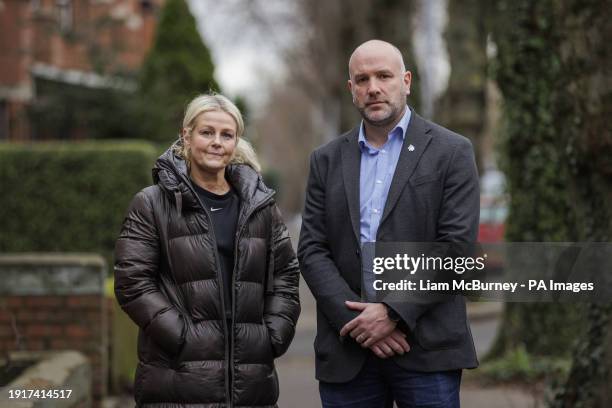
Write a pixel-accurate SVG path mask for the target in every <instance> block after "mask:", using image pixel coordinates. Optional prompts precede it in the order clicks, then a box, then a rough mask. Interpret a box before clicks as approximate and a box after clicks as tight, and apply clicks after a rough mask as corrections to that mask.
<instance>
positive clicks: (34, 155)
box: [0, 141, 157, 257]
mask: <svg viewBox="0 0 612 408" xmlns="http://www.w3.org/2000/svg"><path fill="white" fill-rule="evenodd" d="M156 156H157V150H156V148H155V146H154V145H152V144H149V143H146V142H140V141H120V142H119V141H104V142H72V143H66V142H50V143H36V144H0V252H27V251H70V252H98V253H101V254H102V255H104V256H106V257H108V256H109V255H110V254H111V252H112V250H113V247H114V245H115V240H116V239H117V235H118V233H119V229H120V227H121V223H122V221H123V217H124V215H125V212H126V210H127V206H128V204H129V202H130V200H131V198H132V196H133V195H134V194H135V193H136V192H138V191H139V190H140V189H142V188H143V187H145V186H147V185H150V184H151V167H152V165H153V163H154V162H155V158H156Z"/></svg>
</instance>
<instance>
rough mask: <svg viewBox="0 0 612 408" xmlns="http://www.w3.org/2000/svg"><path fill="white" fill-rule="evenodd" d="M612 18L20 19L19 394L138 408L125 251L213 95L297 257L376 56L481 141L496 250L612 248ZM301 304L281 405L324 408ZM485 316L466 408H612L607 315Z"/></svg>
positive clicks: (176, 6) (9, 158) (5, 305)
mask: <svg viewBox="0 0 612 408" xmlns="http://www.w3.org/2000/svg"><path fill="white" fill-rule="evenodd" d="M611 3H612V2H611V1H609V0H589V1H584V0H581V1H578V0H540V1H537V2H534V1H530V0H512V1H509V0H490V1H484V0H457V1H450V0H414V1H396V0H370V1H366V0H351V1H349V0H336V1H325V0H308V1H307V0H296V1H293V2H286V1H281V0H266V1H263V0H226V1H223V2H218V1H217V2H215V1H212V0H198V1H196V0H191V1H186V0H149V1H145V0H38V1H37V0H0V294H1V297H0V352H1V353H0V390H2V389H8V388H11V387H12V388H14V387H15V384H21V387H22V388H23V387H24V386H25V385H27V384H29V385H30V388H41V387H51V385H53V386H54V387H56V388H57V387H59V386H60V385H64V386H66V385H67V384H68V385H71V386H72V387H73V388H74V389H75V390H78V391H75V395H74V396H73V400H74V401H76V402H77V403H79V404H81V403H82V404H85V406H87V405H93V406H104V407H108V408H111V407H124V406H133V402H132V400H131V395H130V394H131V392H132V386H133V384H132V381H133V375H134V369H135V365H136V352H135V344H136V328H135V327H134V325H133V324H132V323H131V322H130V321H129V319H128V318H127V316H126V315H125V314H123V313H122V312H121V311H120V309H119V308H118V306H117V304H116V301H115V300H114V298H113V296H114V295H113V292H112V285H113V283H112V264H113V259H112V250H113V247H114V242H115V240H116V238H117V234H118V232H119V228H120V225H121V222H122V220H123V216H124V214H125V211H126V208H127V205H128V203H129V201H130V199H131V197H132V196H133V195H134V194H135V193H136V192H137V191H139V190H140V189H141V188H143V187H145V186H147V185H149V184H150V183H151V172H150V170H151V167H152V165H153V163H154V161H155V159H156V158H157V156H158V155H159V154H160V153H161V152H163V151H164V150H165V149H166V148H167V147H168V146H169V145H170V144H171V143H172V142H173V141H174V140H175V139H176V137H177V134H178V130H179V127H180V123H181V120H182V116H183V112H184V109H185V106H186V104H187V103H188V102H189V100H191V99H192V98H193V97H194V96H196V95H197V94H198V93H202V92H207V91H210V90H213V91H217V92H220V93H223V94H226V95H228V96H229V97H231V98H232V99H233V100H234V101H235V102H236V103H237V105H238V106H239V107H240V108H241V110H242V112H243V114H244V115H245V117H246V121H247V132H246V137H247V138H248V139H249V140H250V141H251V142H252V143H253V144H254V146H255V148H256V150H257V152H258V154H259V156H260V158H261V160H262V162H263V164H264V170H263V174H264V178H265V180H266V182H267V184H268V185H270V186H271V187H273V188H274V189H276V190H277V193H278V195H277V200H278V202H279V205H280V206H281V209H282V211H283V214H284V217H285V221H286V222H287V225H288V226H289V228H290V231H291V234H292V238H293V239H294V243H296V240H297V236H298V233H299V227H300V219H301V216H300V211H301V209H302V205H303V198H304V188H305V181H306V177H307V164H308V156H309V154H310V152H311V151H312V150H313V149H314V148H315V147H317V146H319V145H321V144H323V143H325V142H327V141H330V140H332V139H333V138H335V137H336V136H337V135H339V134H341V133H343V132H345V131H347V130H349V129H351V128H352V127H355V126H356V125H358V123H359V118H358V115H357V113H356V110H355V109H354V107H353V106H352V104H351V99H350V94H349V92H348V90H347V85H346V81H347V79H348V69H347V61H348V57H349V55H350V54H351V52H352V51H353V49H354V48H355V47H356V46H357V45H359V44H360V43H361V42H363V41H366V40H368V39H371V38H380V39H383V40H386V41H389V42H392V43H393V44H395V45H397V46H398V47H399V48H400V50H401V51H402V53H403V55H404V59H405V62H406V66H407V68H408V69H409V70H410V71H412V73H413V86H412V93H411V95H410V97H409V99H408V103H409V104H410V105H411V106H412V107H414V108H415V109H416V111H417V112H419V113H420V114H421V115H422V116H425V117H426V118H429V119H431V120H433V121H435V122H437V123H439V124H441V125H443V126H445V127H448V128H450V129H452V130H454V131H456V132H458V133H460V134H463V135H465V136H466V137H469V138H470V139H471V140H472V142H473V145H474V148H475V151H476V155H477V164H478V168H479V172H480V176H481V194H482V195H481V225H480V237H479V239H480V241H481V242H486V243H492V242H502V241H504V240H506V241H510V242H514V241H527V242H534V241H559V242H563V241H610V235H611V233H612V205H611V204H610V203H611V202H612V135H611V133H610V125H609V118H610V117H611V113H612V72H611V71H612V66H611V58H610V54H611V50H610V47H609V44H608V43H609V39H610V38H612V32H611V31H612V25H610V24H609V21H610V17H611V14H612V4H611ZM300 293H301V295H302V302H303V312H302V316H301V318H300V322H299V325H298V330H297V334H296V338H295V341H294V343H293V344H292V346H291V348H290V350H289V352H288V353H287V355H285V356H283V357H282V358H281V359H280V360H279V361H278V371H279V376H280V394H281V397H280V401H279V406H281V407H298V408H299V407H318V406H320V402H319V399H318V390H317V383H316V380H315V379H314V353H313V349H312V342H313V339H314V335H315V321H314V319H315V317H314V316H315V314H314V307H315V305H314V300H313V298H312V296H311V294H310V292H309V290H308V288H307V287H306V286H305V285H304V284H303V282H302V286H301V291H300ZM468 312H469V315H470V319H471V325H472V332H473V335H474V338H475V342H476V348H477V351H478V354H479V357H480V360H481V363H482V364H481V367H480V368H478V369H476V370H472V371H469V372H466V373H465V375H464V381H463V384H462V401H463V405H464V406H466V407H535V406H538V407H540V406H552V407H605V406H609V402H608V401H609V399H610V398H611V397H612V377H610V374H609V373H610V370H611V369H612V320H611V319H610V316H611V310H610V306H609V305H608V306H606V305H605V304H598V305H594V304H579V305H576V304H560V303H556V304H502V303H470V304H469V307H468ZM41 381H42V382H41ZM26 388H27V387H26ZM5 402H6V403H8V402H7V401H6V400H2V397H1V396H0V405H2V406H5V405H3V404H4V403H5ZM75 406H77V405H75Z"/></svg>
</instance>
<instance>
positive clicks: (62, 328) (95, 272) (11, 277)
mask: <svg viewBox="0 0 612 408" xmlns="http://www.w3.org/2000/svg"><path fill="white" fill-rule="evenodd" d="M105 276H106V263H105V261H104V259H103V258H101V257H100V256H97V255H87V254H14V255H0V358H1V356H4V355H6V352H8V351H49V350H76V351H80V352H82V353H83V354H84V355H85V356H87V358H88V359H89V361H90V363H91V366H92V383H91V389H92V392H93V400H94V402H96V401H100V400H101V398H102V397H104V396H105V395H106V392H107V377H108V357H107V353H108V317H107V316H108V313H107V305H108V304H107V302H106V301H105V298H104V278H105Z"/></svg>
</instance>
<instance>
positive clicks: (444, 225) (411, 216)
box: [298, 111, 480, 382]
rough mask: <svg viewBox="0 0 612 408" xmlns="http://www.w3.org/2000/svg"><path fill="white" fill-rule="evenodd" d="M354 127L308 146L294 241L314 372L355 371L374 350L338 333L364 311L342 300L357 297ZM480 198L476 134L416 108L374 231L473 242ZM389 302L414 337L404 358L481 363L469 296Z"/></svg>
mask: <svg viewBox="0 0 612 408" xmlns="http://www.w3.org/2000/svg"><path fill="white" fill-rule="evenodd" d="M358 134H359V131H358V128H357V129H353V130H352V131H350V132H348V133H346V134H344V135H342V136H340V137H339V138H337V139H335V140H333V141H331V142H329V143H327V144H326V145H324V146H321V147H319V148H318V149H316V150H315V151H314V152H313V153H312V154H311V156H310V174H309V177H308V185H307V190H306V200H305V205H304V212H303V218H302V229H301V232H300V241H299V245H298V258H299V261H300V266H301V271H302V274H303V276H304V279H305V281H306V283H307V284H308V286H309V288H310V290H311V291H312V293H313V295H314V297H315V298H316V302H317V337H316V339H315V345H314V347H315V355H316V377H317V379H319V380H321V381H326V382H346V381H349V380H351V379H352V378H354V377H355V376H356V375H357V373H358V372H359V370H360V369H361V367H362V365H363V363H364V361H365V358H366V356H367V353H368V352H369V350H367V349H363V348H362V347H361V346H360V345H359V344H357V343H356V342H355V341H354V340H353V339H351V338H350V337H349V338H343V339H341V338H340V336H339V332H340V329H341V328H342V326H344V325H345V324H346V323H347V322H349V321H350V320H352V319H353V318H355V317H356V316H357V315H358V313H357V312H355V311H351V310H349V309H347V307H346V306H345V304H344V301H345V300H353V301H360V293H361V260H360V257H361V250H360V245H359V237H360V231H359V223H360V214H359V171H360V170H359V169H360V160H361V151H360V149H359V145H358V142H357V138H358ZM410 145H412V146H414V149H410V150H409V149H408V146H410ZM479 202H480V200H479V188H478V173H477V171H476V164H475V161H474V152H473V148H472V144H471V143H470V141H469V140H468V139H467V138H465V137H463V136H460V135H458V134H456V133H453V132H451V131H449V130H448V129H445V128H443V127H441V126H438V125H436V124H434V123H432V122H429V121H427V120H425V119H423V118H422V117H420V116H419V115H417V114H416V113H415V112H414V111H412V117H411V119H410V123H409V125H408V129H407V130H406V138H405V140H404V144H403V147H402V152H401V153H400V156H399V161H398V163H397V166H396V170H395V174H394V175H393V179H392V182H391V187H390V190H389V195H388V197H387V202H386V204H385V208H384V211H383V215H382V218H381V221H380V225H379V228H378V233H377V238H376V239H377V241H378V242H400V241H401V242H434V241H441V242H447V241H448V242H476V239H477V231H478V217H479ZM389 306H391V307H392V308H393V309H394V310H395V311H396V312H397V313H398V314H399V315H400V316H401V318H402V321H403V322H402V324H403V327H404V329H405V330H406V332H407V334H408V338H407V339H408V342H409V343H410V346H411V350H410V352H408V353H406V354H404V355H403V356H395V357H393V359H394V360H395V362H396V363H397V364H398V365H399V366H401V367H404V368H406V369H410V370H416V371H426V372H431V371H443V370H452V369H458V368H474V367H476V366H478V360H477V358H476V351H475V349H474V342H473V340H472V334H471V332H470V328H469V325H468V323H467V318H466V310H465V301H464V299H463V297H461V296H455V297H451V299H450V300H449V301H446V302H443V303H434V304H428V305H421V304H419V305H417V304H410V303H407V302H406V303H404V302H402V303H393V304H390V305H389Z"/></svg>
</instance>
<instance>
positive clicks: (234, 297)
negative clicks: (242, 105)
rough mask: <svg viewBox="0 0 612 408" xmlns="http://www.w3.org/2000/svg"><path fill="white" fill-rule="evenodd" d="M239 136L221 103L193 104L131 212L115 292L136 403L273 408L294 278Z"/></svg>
mask: <svg viewBox="0 0 612 408" xmlns="http://www.w3.org/2000/svg"><path fill="white" fill-rule="evenodd" d="M243 131H244V123H243V119H242V115H241V114H240V111H239V110H238V109H237V108H236V106H235V105H234V104H233V103H232V102H230V101H229V99H227V98H226V97H224V96H222V95H201V96H198V97H197V98H195V99H194V100H192V101H191V103H190V104H189V105H188V107H187V110H186V113H185V117H184V120H183V128H182V134H181V136H180V138H179V140H178V141H177V142H176V143H175V144H174V145H173V146H171V147H170V148H169V149H168V150H167V151H166V152H165V153H164V154H163V155H162V156H161V157H160V158H159V159H158V160H157V163H156V164H155V167H154V169H153V178H154V181H155V184H154V185H153V186H150V187H147V188H145V189H144V190H142V191H141V192H139V193H138V194H136V196H135V197H134V199H133V201H132V203H131V205H130V207H129V209H128V213H127V216H126V218H125V221H124V224H123V228H122V230H121V234H120V237H119V239H118V241H117V246H116V251H115V259H116V261H115V293H116V295H117V299H118V301H119V304H120V305H121V307H122V308H123V310H124V311H125V312H126V313H127V314H128V315H129V316H130V318H131V319H132V320H133V321H134V322H135V323H136V324H137V325H138V326H139V328H140V332H139V338H138V358H139V364H138V368H137V370H136V379H135V384H134V394H135V399H136V403H137V405H138V406H141V407H147V406H155V407H156V408H162V407H181V406H185V407H187V406H189V407H196V406H197V407H233V406H240V407H249V406H257V407H274V406H276V401H277V399H278V391H279V390H278V379H277V375H276V372H275V369H274V358H276V357H279V356H280V355H282V354H283V353H284V352H285V351H286V350H287V348H288V347H289V343H290V342H291V340H292V338H293V335H294V332H295V324H296V321H297V319H298V316H299V313H300V304H299V298H298V281H299V278H298V277H299V270H298V263H297V260H296V257H295V254H294V252H293V249H292V247H291V243H290V240H289V236H288V234H287V229H286V227H285V225H284V224H283V221H282V219H281V216H280V213H279V211H278V208H277V207H276V204H275V202H274V192H273V191H272V190H270V189H269V188H267V187H266V186H265V185H264V183H263V181H262V179H261V176H260V174H259V170H260V166H259V164H258V162H257V159H256V156H255V154H254V152H253V149H252V148H251V147H250V145H249V144H248V142H246V141H245V140H243V139H242V138H241V136H242V133H243Z"/></svg>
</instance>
